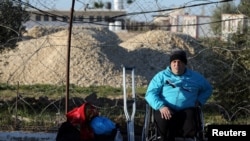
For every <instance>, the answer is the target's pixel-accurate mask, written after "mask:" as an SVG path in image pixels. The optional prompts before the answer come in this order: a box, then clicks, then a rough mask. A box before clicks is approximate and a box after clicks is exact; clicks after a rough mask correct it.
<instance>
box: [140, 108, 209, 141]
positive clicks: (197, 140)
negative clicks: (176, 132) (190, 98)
mask: <svg viewBox="0 0 250 141" xmlns="http://www.w3.org/2000/svg"><path fill="white" fill-rule="evenodd" d="M196 113H197V116H196V119H197V127H196V128H197V131H196V133H195V135H194V136H193V137H188V138H187V137H182V136H176V137H175V140H176V141H206V139H205V129H204V127H205V126H204V117H203V112H202V109H201V107H200V106H197V107H196ZM159 140H160V135H159V134H158V132H157V126H156V123H155V119H154V114H153V109H152V108H151V107H150V106H149V105H148V104H146V111H145V118H144V125H143V129H142V141H159Z"/></svg>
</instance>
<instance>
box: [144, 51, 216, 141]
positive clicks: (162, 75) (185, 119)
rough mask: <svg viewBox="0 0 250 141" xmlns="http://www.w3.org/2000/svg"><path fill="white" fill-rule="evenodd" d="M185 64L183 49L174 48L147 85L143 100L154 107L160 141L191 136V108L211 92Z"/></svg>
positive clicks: (192, 118) (193, 128)
mask: <svg viewBox="0 0 250 141" xmlns="http://www.w3.org/2000/svg"><path fill="white" fill-rule="evenodd" d="M186 65H187V57H186V53H185V51H183V50H177V51H174V52H173V53H172V54H171V55H170V66H167V68H166V69H165V70H162V71H160V72H158V73H157V74H156V75H155V76H154V77H153V79H152V80H151V81H150V83H149V86H148V88H147V92H146V95H145V99H146V101H147V102H148V104H149V105H150V106H151V107H152V108H153V109H154V116H155V121H156V125H157V127H158V131H159V134H160V136H161V141H174V140H175V136H176V135H177V134H181V135H182V136H184V137H185V136H186V137H188V136H194V134H195V129H196V128H195V127H196V124H195V121H194V119H195V116H196V115H195V114H196V113H195V109H196V108H195V107H196V106H197V105H199V106H202V105H204V104H205V102H206V101H207V100H208V98H209V97H210V96H211V94H212V86H211V85H210V83H209V82H208V81H207V80H206V79H205V78H204V77H203V76H202V75H201V74H200V73H198V72H195V71H193V70H190V69H188V68H187V67H186ZM177 131H178V133H177Z"/></svg>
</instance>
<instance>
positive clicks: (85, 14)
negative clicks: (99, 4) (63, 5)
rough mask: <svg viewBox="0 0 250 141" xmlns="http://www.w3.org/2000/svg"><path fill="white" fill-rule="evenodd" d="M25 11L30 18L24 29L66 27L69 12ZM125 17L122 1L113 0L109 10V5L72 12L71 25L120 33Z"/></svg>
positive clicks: (123, 27) (123, 26)
mask: <svg viewBox="0 0 250 141" xmlns="http://www.w3.org/2000/svg"><path fill="white" fill-rule="evenodd" d="M27 11H28V12H29V13H30V18H29V20H28V21H27V22H25V23H24V26H25V27H26V29H30V28H32V27H34V26H68V24H69V19H70V12H71V11H70V10H69V11H66V10H61V11H53V10H47V11H38V10H27ZM125 15H126V11H125V10H124V9H123V6H122V0H114V9H111V5H110V6H109V7H105V8H101V9H91V8H90V9H88V8H86V9H84V10H78V11H74V16H73V25H74V26H84V27H96V26H102V27H107V28H109V29H110V30H112V31H121V30H124V29H125ZM109 26H112V27H109Z"/></svg>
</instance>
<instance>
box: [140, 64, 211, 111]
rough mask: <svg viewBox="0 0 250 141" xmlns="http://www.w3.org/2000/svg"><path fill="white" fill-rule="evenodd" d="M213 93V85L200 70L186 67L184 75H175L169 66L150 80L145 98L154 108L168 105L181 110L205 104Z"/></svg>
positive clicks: (157, 108)
mask: <svg viewBox="0 0 250 141" xmlns="http://www.w3.org/2000/svg"><path fill="white" fill-rule="evenodd" d="M211 94H212V86H211V85H210V83H209V82H208V81H207V80H206V79H205V78H204V77H203V76H202V75H201V74H199V73H198V72H195V71H192V70H190V69H188V68H186V70H185V73H184V74H182V75H175V74H173V73H172V71H171V69H170V67H169V66H168V67H167V68H166V69H165V70H163V71H160V72H158V73H157V74H156V75H155V76H154V77H153V79H152V80H151V81H150V83H149V86H148V88H147V92H146V95H145V100H146V101H147V102H148V104H149V105H150V106H151V107H152V108H153V109H154V110H159V109H160V108H162V107H164V106H167V107H169V108H171V109H172V110H175V111H179V110H182V109H185V108H189V107H195V106H196V104H197V102H199V104H201V106H202V105H204V104H205V102H206V101H207V100H208V98H209V97H210V96H211Z"/></svg>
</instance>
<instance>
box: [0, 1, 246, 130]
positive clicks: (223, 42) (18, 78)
mask: <svg viewBox="0 0 250 141" xmlns="http://www.w3.org/2000/svg"><path fill="white" fill-rule="evenodd" d="M50 2H56V1H52V0H50ZM50 2H49V1H47V0H46V1H43V0H39V1H31V4H28V3H26V2H24V1H18V4H21V5H22V6H25V7H26V9H27V12H28V13H29V14H30V17H29V18H26V19H29V21H27V22H26V23H24V24H23V25H25V26H26V31H25V32H23V33H22V34H20V35H19V36H18V39H19V41H18V42H17V46H16V47H15V48H14V49H8V50H1V56H0V66H1V67H0V82H1V87H0V97H1V99H0V109H1V116H0V122H1V125H0V127H1V129H3V130H33V131H41V130H46V131H56V130H57V129H58V126H59V125H60V123H61V122H62V121H64V120H65V117H64V114H65V107H66V106H67V105H65V102H66V100H65V97H66V91H67V89H66V86H67V81H69V83H70V85H69V105H68V107H69V109H72V108H73V107H76V106H79V105H81V104H82V103H83V102H86V101H88V102H91V103H93V104H94V105H95V106H96V107H98V109H99V110H100V112H101V114H102V115H105V116H108V117H111V118H112V119H113V120H114V121H116V122H119V123H121V124H124V122H125V117H124V113H123V100H122V96H123V91H122V67H121V66H122V65H125V66H133V67H135V74H136V77H135V80H136V87H137V88H144V89H146V87H147V84H148V82H149V81H150V79H151V78H152V77H153V75H154V74H155V73H156V72H158V71H159V70H162V69H164V68H165V67H166V65H168V63H169V53H170V52H171V50H173V49H175V48H182V49H184V50H186V51H187V53H188V67H190V68H191V69H194V70H197V71H199V72H200V73H201V74H203V75H204V76H205V77H206V78H207V79H208V80H209V81H210V82H211V84H212V85H213V88H214V91H213V96H212V98H211V99H210V100H209V102H208V104H207V105H206V106H205V107H204V110H205V112H207V113H211V112H213V113H217V114H215V115H214V116H213V118H212V119H206V120H207V121H209V122H214V123H216V122H217V121H218V120H223V121H224V122H225V123H231V122H236V121H237V122H239V123H241V124H249V123H250V119H249V113H250V103H249V102H250V101H249V91H250V90H249V82H250V79H249V78H250V77H249V75H250V72H249V70H250V63H249V58H250V56H249V52H250V51H249V46H248V45H249V42H248V41H249V40H248V38H249V33H248V32H247V30H246V29H248V27H249V25H248V20H249V18H248V15H245V14H242V13H244V12H243V11H240V9H239V8H236V9H234V11H233V13H232V12H231V14H229V13H226V12H225V13H224V11H223V8H222V5H223V4H225V3H230V1H229V2H225V1H217V0H214V1H213V0H204V1H191V0H190V1H187V2H186V3H184V2H183V3H181V4H178V5H177V4H176V5H169V4H168V2H165V1H164V0H154V1H153V0H152V1H146V0H135V1H130V2H132V3H130V2H129V3H130V4H129V3H127V2H125V1H124V2H123V1H121V2H123V5H122V7H119V6H120V5H118V6H117V5H115V3H111V5H110V3H103V7H102V8H99V9H96V8H95V7H94V4H93V1H88V2H86V1H80V0H79V1H77V2H76V4H80V3H82V4H83V5H85V6H82V7H78V8H77V9H75V12H74V14H73V17H70V13H71V11H70V10H68V11H65V10H64V11H63V10H58V9H55V8H53V6H54V5H52V4H51V3H50ZM118 2H120V1H118ZM232 2H233V3H235V4H236V5H237V4H239V1H237V0H235V1H232ZM97 4H98V3H97ZM99 4H100V3H99ZM113 5H114V6H113ZM87 6H88V7H87ZM116 6H117V7H116ZM114 8H117V9H114ZM218 11H219V12H218ZM215 12H217V13H216V14H217V15H219V16H221V18H219V19H217V20H213V19H216V18H215V17H216V16H213V15H215ZM90 13H92V15H89V14H90ZM222 15H224V16H222ZM71 18H72V20H73V24H72V28H71V27H69V21H70V19H71ZM1 28H4V26H1ZM20 29H21V28H20ZM70 29H72V34H70V36H69V33H70V31H71V30H70ZM218 31H220V32H218ZM16 32H17V33H20V31H16ZM1 36H3V35H1ZM10 40H11V39H10ZM2 44H4V43H1V45H2ZM69 45H70V47H69ZM68 57H69V58H68ZM67 66H69V71H67V69H68V68H67ZM67 76H68V77H67ZM67 78H68V79H67ZM130 81H131V80H128V83H129V82H130ZM97 87H100V88H101V89H102V88H103V89H105V90H103V91H100V90H97ZM110 87H113V88H110ZM108 89H110V90H109V91H108ZM144 92H145V91H144ZM144 110H145V102H144V100H143V92H142V94H141V95H138V99H137V116H136V120H138V121H137V123H143V120H144V113H143V112H144ZM210 118H211V117H210Z"/></svg>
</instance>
